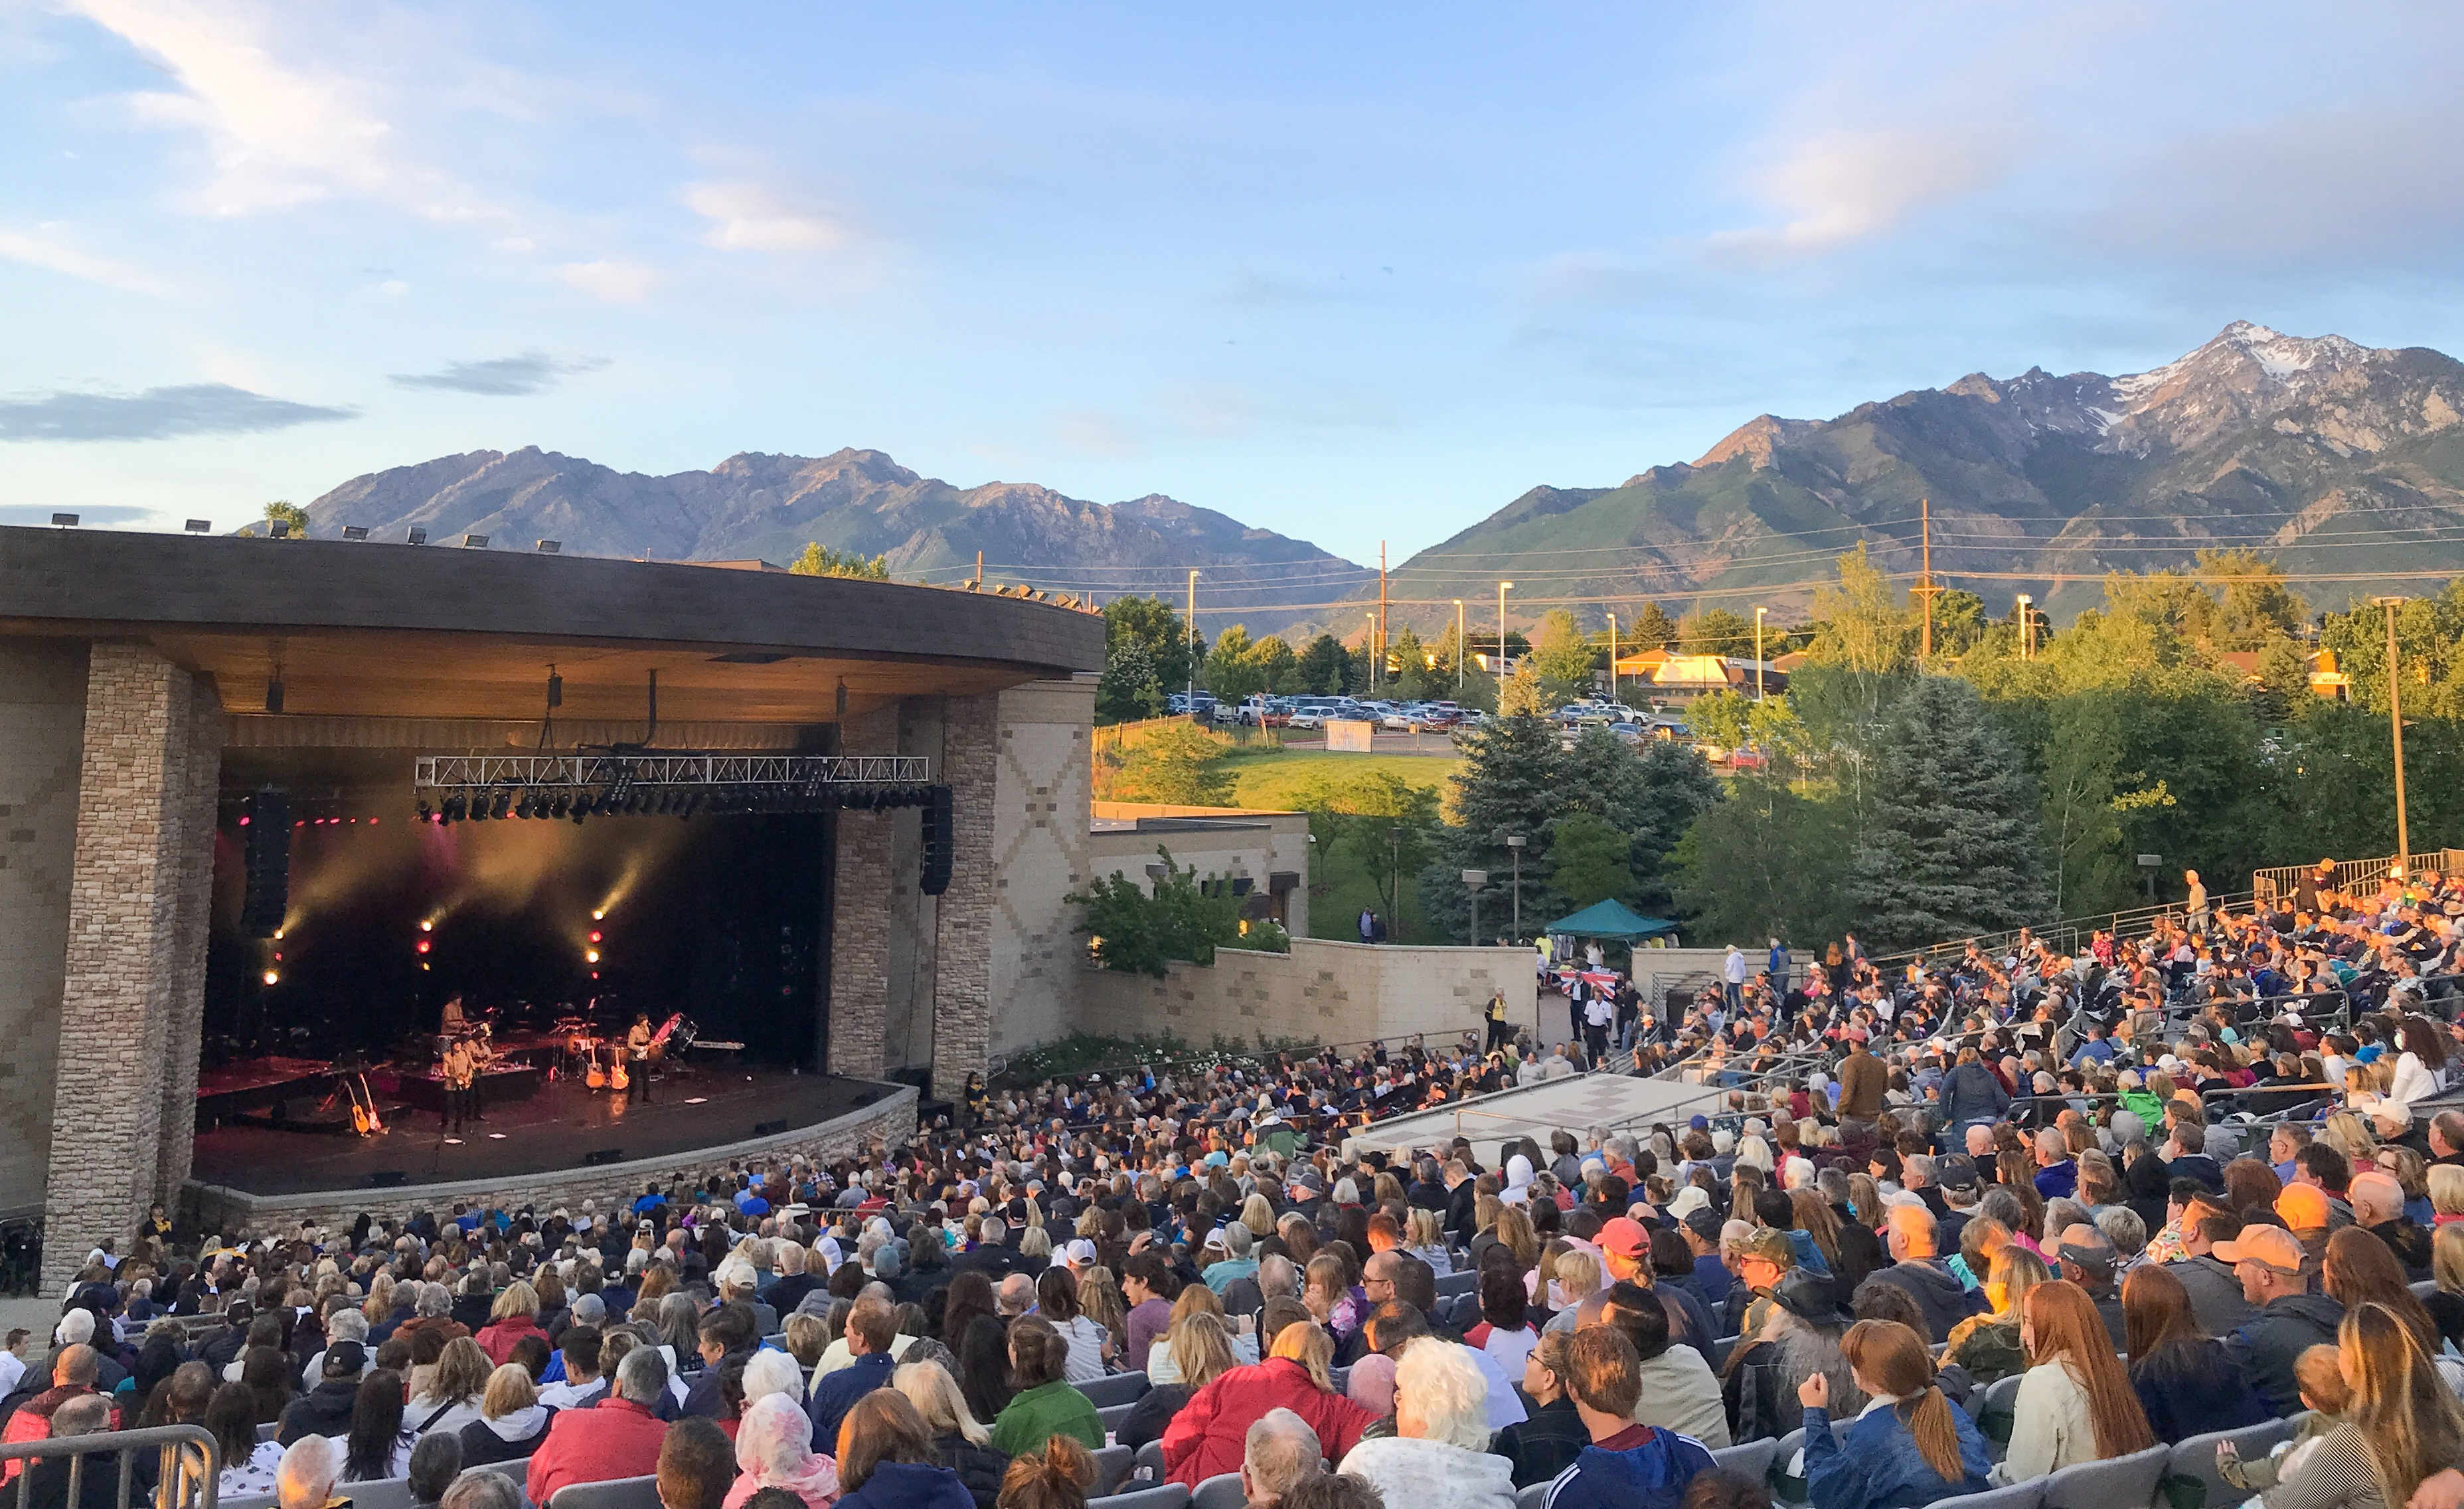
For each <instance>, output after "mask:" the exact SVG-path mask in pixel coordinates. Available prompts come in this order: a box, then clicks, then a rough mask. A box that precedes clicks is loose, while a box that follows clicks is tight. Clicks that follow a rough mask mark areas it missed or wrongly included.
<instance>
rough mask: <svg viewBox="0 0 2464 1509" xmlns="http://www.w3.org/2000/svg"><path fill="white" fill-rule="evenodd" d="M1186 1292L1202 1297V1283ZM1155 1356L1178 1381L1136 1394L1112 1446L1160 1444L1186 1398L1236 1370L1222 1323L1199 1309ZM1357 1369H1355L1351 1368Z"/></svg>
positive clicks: (1163, 1342) (1115, 1431)
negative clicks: (1164, 1359)
mask: <svg viewBox="0 0 2464 1509" xmlns="http://www.w3.org/2000/svg"><path fill="white" fill-rule="evenodd" d="M1190 1287H1192V1288H1193V1289H1196V1290H1198V1291H1199V1292H1200V1293H1204V1292H1205V1288H1206V1286H1205V1285H1203V1284H1193V1285H1191V1286H1190ZM1154 1352H1155V1355H1169V1356H1171V1357H1172V1358H1174V1359H1175V1360H1176V1361H1177V1362H1178V1363H1179V1364H1180V1365H1181V1366H1180V1368H1179V1376H1180V1380H1181V1381H1180V1382H1178V1383H1175V1384H1156V1385H1154V1386H1153V1387H1150V1388H1148V1389H1147V1391H1146V1392H1145V1393H1142V1394H1140V1395H1138V1398H1137V1402H1136V1403H1135V1404H1133V1405H1132V1406H1131V1407H1130V1412H1129V1413H1128V1414H1126V1415H1124V1416H1122V1417H1121V1423H1120V1424H1119V1425H1118V1426H1116V1427H1114V1428H1113V1431H1112V1441H1113V1444H1114V1445H1116V1446H1126V1447H1130V1448H1132V1449H1133V1450H1134V1449H1135V1448H1137V1447H1141V1446H1144V1445H1146V1444H1147V1443H1148V1442H1149V1441H1160V1440H1162V1439H1163V1433H1164V1431H1165V1429H1166V1428H1167V1427H1169V1426H1170V1425H1171V1424H1172V1417H1173V1416H1174V1415H1177V1414H1178V1413H1179V1412H1180V1408H1181V1406H1183V1405H1185V1404H1187V1403H1189V1400H1190V1396H1191V1395H1193V1394H1195V1393H1197V1392H1198V1390H1199V1389H1200V1388H1203V1387H1206V1386H1207V1385H1208V1384H1211V1383H1213V1382H1214V1381H1215V1380H1216V1379H1218V1378H1221V1377H1222V1376H1223V1375H1224V1374H1225V1373H1226V1372H1229V1371H1230V1370H1231V1369H1232V1368H1233V1366H1234V1365H1235V1360H1234V1357H1233V1353H1232V1343H1231V1341H1230V1339H1228V1338H1227V1337H1225V1335H1224V1334H1223V1322H1222V1321H1221V1320H1219V1319H1217V1318H1216V1317H1215V1316H1214V1315H1211V1314H1209V1313H1208V1312H1206V1311H1204V1310H1199V1311H1197V1312H1195V1313H1193V1314H1192V1315H1191V1316H1190V1317H1189V1318H1188V1319H1187V1320H1179V1321H1176V1322H1175V1323H1174V1325H1173V1327H1172V1330H1171V1331H1170V1332H1168V1333H1167V1334H1166V1336H1165V1337H1164V1338H1163V1339H1162V1340H1160V1341H1158V1342H1156V1343H1155V1348H1154ZM1354 1366H1355V1367H1357V1366H1358V1364H1355V1365H1354Z"/></svg>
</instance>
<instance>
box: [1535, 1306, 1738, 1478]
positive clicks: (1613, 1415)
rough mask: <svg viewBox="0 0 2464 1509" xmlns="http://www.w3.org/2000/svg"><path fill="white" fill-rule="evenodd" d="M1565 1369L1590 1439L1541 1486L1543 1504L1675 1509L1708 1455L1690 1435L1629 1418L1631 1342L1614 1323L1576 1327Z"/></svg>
mask: <svg viewBox="0 0 2464 1509" xmlns="http://www.w3.org/2000/svg"><path fill="white" fill-rule="evenodd" d="M1566 1371H1567V1384H1568V1386H1569V1387H1571V1389H1572V1390H1573V1396H1574V1408H1575V1409H1577V1410H1578V1411H1580V1412H1581V1414H1582V1418H1583V1427H1584V1429H1585V1430H1587V1431H1590V1432H1591V1435H1592V1444H1591V1445H1590V1446H1587V1447H1585V1448H1584V1449H1583V1451H1582V1453H1581V1454H1579V1455H1577V1456H1576V1457H1575V1458H1574V1463H1573V1466H1572V1467H1569V1468H1567V1469H1566V1470H1565V1471H1564V1472H1562V1473H1560V1474H1558V1475H1557V1476H1556V1478H1555V1479H1554V1480H1553V1481H1552V1482H1551V1484H1550V1485H1549V1496H1548V1503H1549V1509H1676V1506H1677V1505H1678V1504H1679V1503H1680V1502H1681V1501H1683V1498H1684V1497H1685V1491H1686V1488H1687V1486H1688V1485H1689V1484H1690V1483H1691V1482H1692V1481H1693V1480H1694V1478H1695V1476H1697V1475H1698V1474H1701V1473H1703V1472H1705V1471H1707V1470H1708V1469H1709V1468H1710V1466H1711V1453H1710V1451H1709V1450H1708V1449H1707V1448H1705V1446H1704V1445H1703V1443H1702V1442H1700V1441H1697V1440H1695V1439H1694V1438H1692V1437H1691V1436H1685V1435H1680V1434H1678V1433H1677V1432H1676V1431H1662V1430H1659V1429H1656V1428H1654V1427H1652V1426H1647V1425H1637V1424H1635V1423H1634V1411H1635V1405H1636V1396H1637V1395H1638V1394H1639V1393H1640V1391H1641V1382H1640V1377H1639V1372H1638V1369H1637V1365H1636V1360H1635V1355H1634V1343H1631V1342H1629V1341H1627V1340H1626V1339H1625V1333H1624V1332H1622V1331H1620V1330H1618V1329H1617V1327H1615V1326H1606V1325H1595V1326H1592V1327H1589V1328H1587V1329H1583V1330H1578V1331H1576V1332H1575V1333H1574V1336H1573V1340H1572V1341H1571V1342H1569V1343H1567V1348H1566Z"/></svg>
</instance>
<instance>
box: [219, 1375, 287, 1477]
mask: <svg viewBox="0 0 2464 1509" xmlns="http://www.w3.org/2000/svg"><path fill="white" fill-rule="evenodd" d="M200 1366H202V1364H200ZM209 1376H210V1374H209ZM295 1402H296V1401H295ZM204 1423H205V1427H206V1429H207V1431H209V1432H211V1433H212V1435H213V1438H214V1440H215V1441H216V1442H217V1443H219V1444H220V1446H221V1448H222V1462H223V1468H222V1476H221V1478H220V1479H219V1481H218V1482H217V1483H216V1485H215V1490H214V1491H215V1494H216V1495H217V1496H218V1497H220V1498H255V1497H257V1496H258V1495H260V1494H270V1493H272V1492H274V1475H275V1472H276V1471H278V1470H279V1469H280V1468H281V1466H282V1443H281V1442H279V1441H260V1440H258V1439H257V1438H256V1396H255V1395H254V1394H253V1393H251V1392H249V1390H248V1387H247V1386H246V1385H244V1384H224V1385H223V1386H222V1387H218V1388H216V1389H215V1390H214V1397H213V1402H212V1403H211V1404H209V1405H208V1406H207V1407H206V1418H205V1422H204Z"/></svg>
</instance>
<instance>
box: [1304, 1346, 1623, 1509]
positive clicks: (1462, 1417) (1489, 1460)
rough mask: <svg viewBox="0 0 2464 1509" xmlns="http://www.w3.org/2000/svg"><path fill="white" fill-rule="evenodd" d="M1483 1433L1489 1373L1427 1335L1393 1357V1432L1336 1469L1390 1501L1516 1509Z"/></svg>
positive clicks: (1508, 1478) (1445, 1508)
mask: <svg viewBox="0 0 2464 1509" xmlns="http://www.w3.org/2000/svg"><path fill="white" fill-rule="evenodd" d="M1655 1308H1656V1307H1655ZM1577 1335H1578V1337H1579V1333H1577ZM1629 1409H1631V1406H1629ZM1488 1440H1489V1429H1488V1380H1487V1378H1486V1377H1485V1376H1484V1375H1483V1374H1482V1372H1481V1370H1480V1368H1479V1366H1478V1365H1476V1364H1474V1363H1473V1362H1472V1360H1471V1357H1470V1355H1469V1352H1468V1351H1467V1349H1465V1348H1463V1347H1462V1346H1459V1345H1457V1344H1456V1343H1452V1342H1441V1341H1440V1340H1438V1339H1437V1338H1436V1337H1427V1336H1424V1337H1421V1338H1419V1339H1418V1340H1416V1341H1414V1342H1413V1343H1411V1344H1410V1345H1408V1346H1406V1347H1405V1348H1404V1349H1403V1355H1402V1356H1401V1357H1399V1358H1397V1360H1396V1363H1395V1433H1394V1434H1393V1435H1391V1436H1385V1437H1381V1438H1378V1439H1375V1440H1366V1441H1362V1442H1361V1443H1360V1444H1358V1445H1357V1446H1354V1447H1353V1448H1352V1449H1351V1450H1350V1451H1349V1452H1347V1453H1345V1454H1344V1456H1343V1459H1342V1461H1341V1462H1340V1464H1338V1466H1337V1468H1336V1471H1338V1472H1342V1473H1346V1474H1349V1475H1351V1476H1354V1477H1365V1478H1367V1479H1368V1480H1369V1481H1370V1482H1371V1483H1374V1484H1375V1485H1376V1487H1377V1490H1378V1492H1380V1493H1381V1494H1383V1495H1385V1497H1386V1498H1387V1501H1388V1502H1390V1503H1397V1504H1412V1505H1423V1506H1427V1509H1514V1468H1513V1464H1512V1463H1511V1462H1508V1461H1507V1459H1506V1458H1504V1457H1502V1456H1494V1455H1491V1454H1489V1451H1488Z"/></svg>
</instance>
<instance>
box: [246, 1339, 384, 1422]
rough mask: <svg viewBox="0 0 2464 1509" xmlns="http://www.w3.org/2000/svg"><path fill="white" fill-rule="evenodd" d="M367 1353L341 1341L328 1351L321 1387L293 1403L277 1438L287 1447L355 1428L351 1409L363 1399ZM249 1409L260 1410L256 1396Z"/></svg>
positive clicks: (355, 1344)
mask: <svg viewBox="0 0 2464 1509" xmlns="http://www.w3.org/2000/svg"><path fill="white" fill-rule="evenodd" d="M365 1361H366V1353H365V1352H364V1351H363V1349H362V1347H361V1346H360V1344H359V1343H357V1342H337V1343H334V1344H333V1345H331V1346H329V1347H327V1348H325V1374H324V1376H323V1377H322V1378H321V1379H319V1381H318V1384H317V1387H314V1388H311V1389H309V1390H308V1391H307V1392H306V1393H304V1394H301V1395H299V1396H298V1397H297V1398H296V1399H294V1400H292V1401H291V1403H290V1405H289V1407H287V1408H286V1409H284V1410H283V1411H282V1425H281V1427H280V1429H278V1430H277V1431H275V1435H274V1438H275V1441H277V1442H279V1443H280V1444H282V1445H284V1446H289V1445H290V1444H291V1443H293V1442H294V1441H297V1440H298V1439H299V1438H300V1437H301V1436H304V1435H335V1436H339V1435H343V1434H346V1433H347V1432H348V1431H350V1429H351V1408H352V1406H353V1405H354V1404H356V1403H357V1402H358V1400H359V1394H360V1375H361V1374H363V1372H365V1371H366V1370H367V1369H366V1368H365V1367H363V1365H362V1364H363V1363H364V1362H365ZM230 1387H233V1388H246V1387H248V1386H247V1385H246V1384H232V1385H231V1386H230ZM248 1397H249V1410H250V1413H251V1414H252V1415H253V1414H254V1413H255V1410H256V1396H255V1394H254V1393H253V1392H252V1393H250V1394H249V1396H248Z"/></svg>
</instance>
